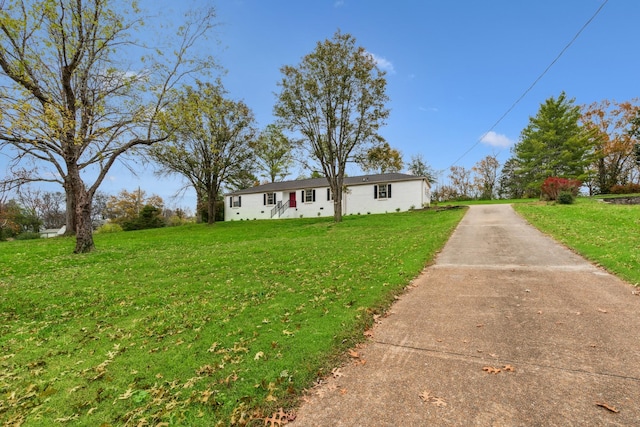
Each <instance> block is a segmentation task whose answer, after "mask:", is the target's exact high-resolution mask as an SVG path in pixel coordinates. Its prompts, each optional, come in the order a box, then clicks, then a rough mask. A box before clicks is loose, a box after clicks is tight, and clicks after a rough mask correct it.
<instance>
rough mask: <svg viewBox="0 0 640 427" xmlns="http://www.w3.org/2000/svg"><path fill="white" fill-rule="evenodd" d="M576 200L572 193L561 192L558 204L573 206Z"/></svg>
mask: <svg viewBox="0 0 640 427" xmlns="http://www.w3.org/2000/svg"><path fill="white" fill-rule="evenodd" d="M574 200H575V197H574V195H573V193H571V192H570V191H561V192H560V194H559V195H558V203H560V204H561V205H570V204H573V201H574Z"/></svg>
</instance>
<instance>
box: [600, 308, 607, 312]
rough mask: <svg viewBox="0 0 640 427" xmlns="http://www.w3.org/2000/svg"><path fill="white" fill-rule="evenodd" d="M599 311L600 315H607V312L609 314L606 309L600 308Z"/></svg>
mask: <svg viewBox="0 0 640 427" xmlns="http://www.w3.org/2000/svg"><path fill="white" fill-rule="evenodd" d="M598 311H599V312H600V313H606V312H607V310H605V309H604V308H599V309H598Z"/></svg>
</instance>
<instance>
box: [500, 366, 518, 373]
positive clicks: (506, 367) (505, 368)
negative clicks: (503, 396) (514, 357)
mask: <svg viewBox="0 0 640 427" xmlns="http://www.w3.org/2000/svg"><path fill="white" fill-rule="evenodd" d="M502 369H504V370H505V372H515V371H516V368H514V367H513V366H511V365H504V368H502Z"/></svg>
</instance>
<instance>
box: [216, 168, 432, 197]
mask: <svg viewBox="0 0 640 427" xmlns="http://www.w3.org/2000/svg"><path fill="white" fill-rule="evenodd" d="M416 179H419V180H421V179H424V177H421V176H415V175H407V174H404V173H382V174H377V175H362V176H348V177H345V178H344V185H347V186H354V185H365V184H375V183H378V182H397V181H413V180H416ZM328 186H329V182H328V181H327V178H324V177H323V178H311V179H298V180H294V181H283V182H271V183H269V184H263V185H257V186H255V187H251V188H246V189H244V190H238V191H234V192H232V193H228V194H227V195H228V196H236V195H241V194H254V193H274V192H276V191H287V190H303V189H305V188H318V187H328Z"/></svg>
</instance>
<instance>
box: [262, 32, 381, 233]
mask: <svg viewBox="0 0 640 427" xmlns="http://www.w3.org/2000/svg"><path fill="white" fill-rule="evenodd" d="M281 72H282V74H283V77H282V80H281V81H280V83H279V86H280V93H279V95H278V99H277V102H276V105H275V108H274V110H275V115H276V116H277V117H279V118H280V120H281V122H282V124H283V125H284V126H285V127H286V128H288V129H290V130H292V131H297V132H299V133H300V134H301V135H302V138H303V141H302V144H303V146H304V147H305V148H306V150H307V151H308V152H309V154H310V157H311V159H313V160H314V161H316V162H317V164H318V166H319V168H320V169H321V170H322V172H323V173H324V175H325V176H326V177H327V180H328V182H329V186H330V187H331V191H332V193H333V195H334V198H333V201H334V220H335V221H336V222H339V221H341V220H342V187H343V181H344V176H345V168H346V165H347V162H349V161H354V160H355V159H356V158H358V156H361V155H362V154H364V153H366V152H367V150H368V149H369V148H371V147H372V146H375V145H379V144H382V143H383V142H384V139H383V138H382V137H381V136H380V135H379V134H378V130H379V128H380V127H381V126H382V125H383V124H384V121H385V119H386V118H387V117H388V115H389V110H388V109H387V108H386V106H385V103H386V102H387V100H388V97H387V95H386V92H385V90H386V79H385V77H384V74H385V73H384V72H383V71H381V70H380V69H379V68H378V67H377V65H376V61H375V58H374V57H373V55H371V54H370V53H368V52H367V51H366V50H365V49H364V48H363V47H359V46H357V45H356V39H355V38H354V37H353V36H352V35H350V34H343V33H341V32H340V31H338V32H336V33H335V34H334V36H333V38H332V39H330V40H329V39H327V40H325V41H322V42H318V44H317V45H316V48H315V50H314V51H313V52H311V53H310V54H308V55H306V56H305V57H304V58H303V59H302V61H301V62H300V64H299V65H297V66H284V67H282V68H281ZM309 169H311V170H314V169H315V168H313V167H309Z"/></svg>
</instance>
